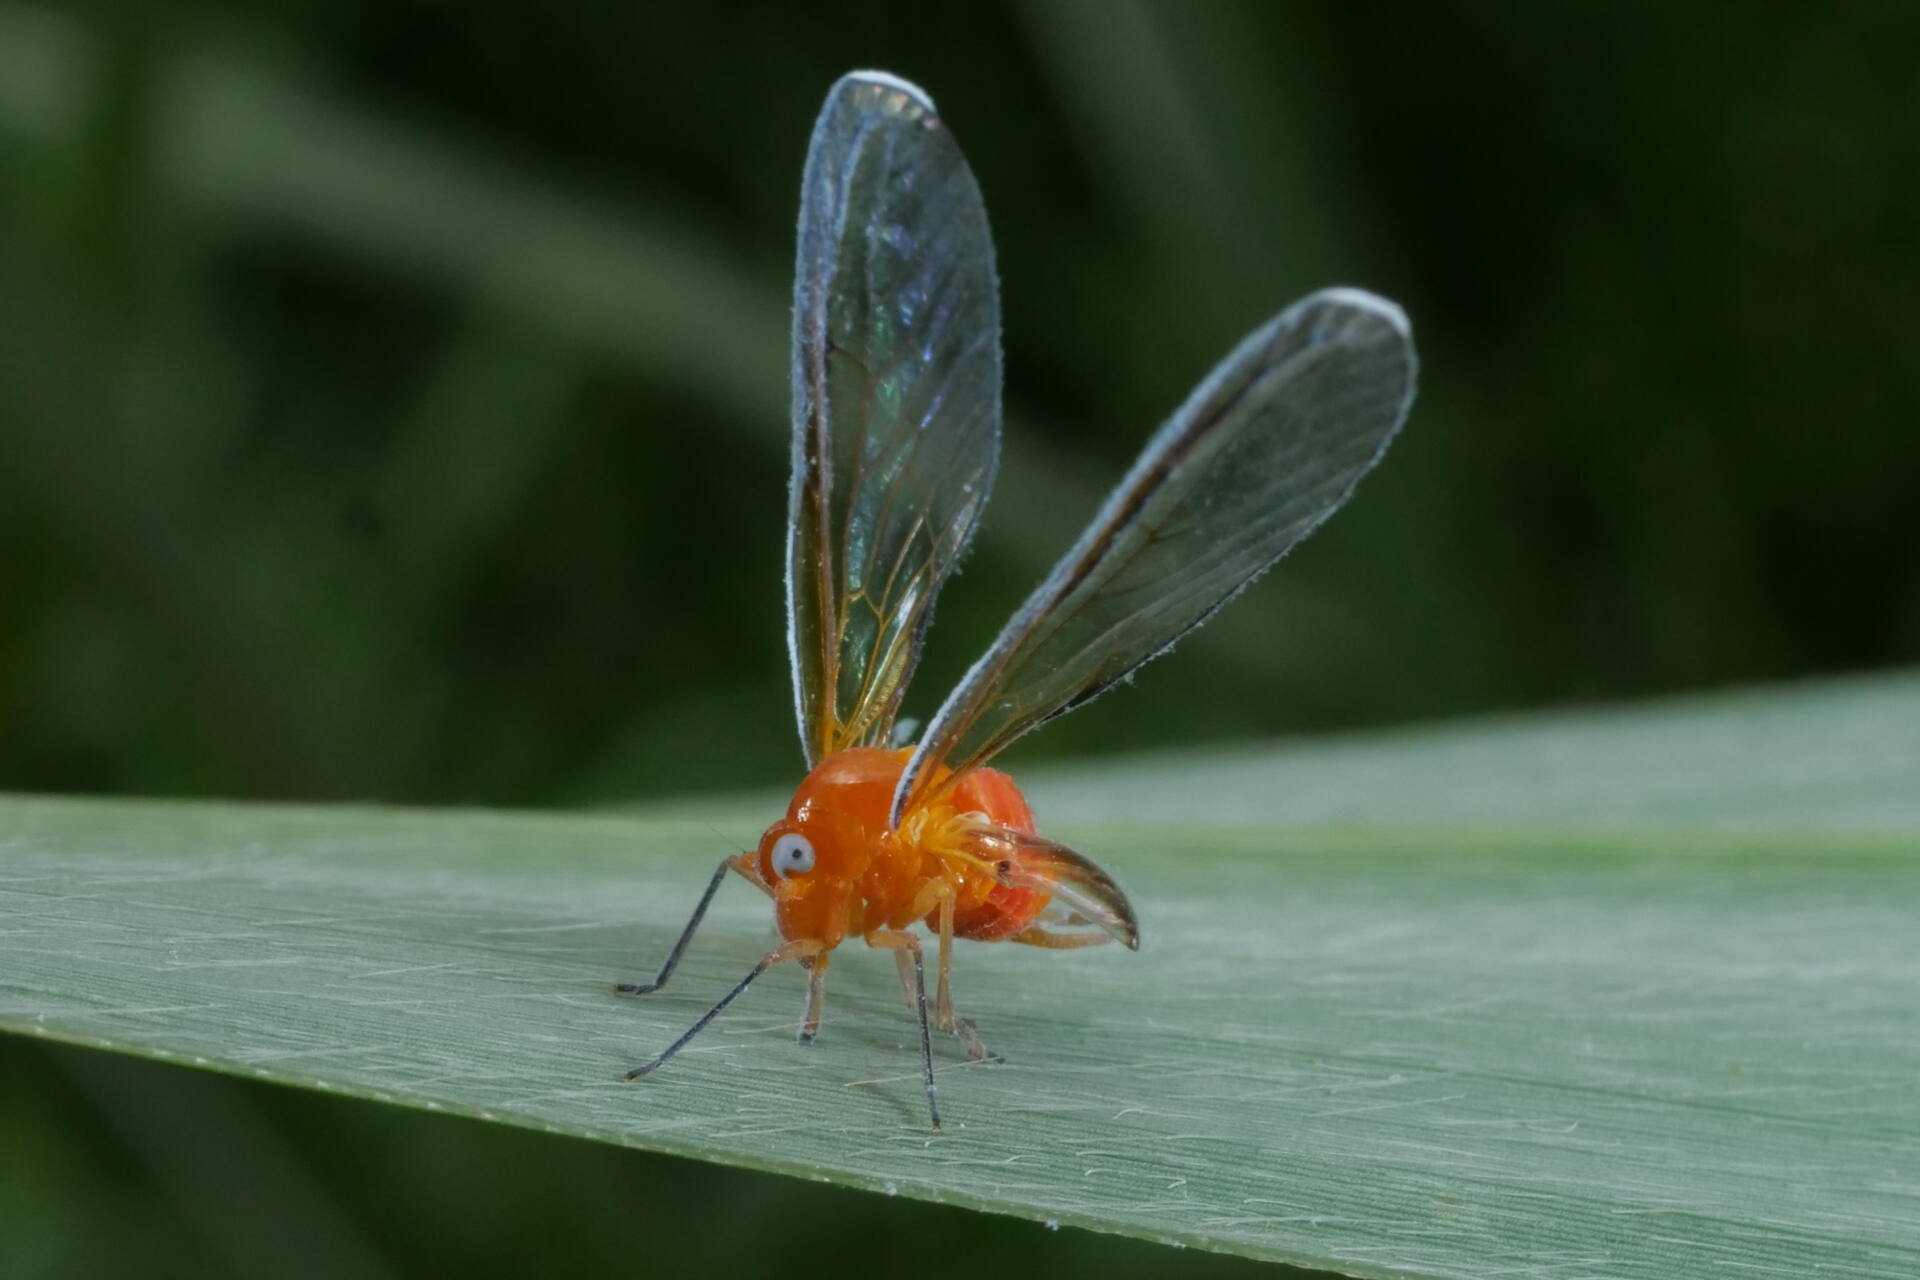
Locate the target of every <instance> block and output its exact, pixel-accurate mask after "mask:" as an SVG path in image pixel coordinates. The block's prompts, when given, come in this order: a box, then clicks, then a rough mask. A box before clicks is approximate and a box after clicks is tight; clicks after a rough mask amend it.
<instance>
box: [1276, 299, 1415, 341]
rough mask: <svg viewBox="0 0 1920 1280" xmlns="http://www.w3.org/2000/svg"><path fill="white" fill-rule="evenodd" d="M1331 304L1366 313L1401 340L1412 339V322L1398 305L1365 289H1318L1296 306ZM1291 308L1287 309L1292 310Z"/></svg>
mask: <svg viewBox="0 0 1920 1280" xmlns="http://www.w3.org/2000/svg"><path fill="white" fill-rule="evenodd" d="M1321 302H1324V303H1333V304H1335V305H1338V306H1342V307H1351V308H1353V309H1354V310H1355V311H1367V312H1371V313H1372V314H1374V315H1376V316H1379V317H1380V318H1381V319H1382V320H1385V321H1386V322H1387V323H1388V324H1390V325H1392V326H1393V327H1394V330H1395V331H1396V332H1397V333H1399V335H1400V336H1401V337H1403V338H1406V339H1408V340H1409V341H1411V340H1412V338H1413V322H1412V321H1410V320H1408V319H1407V313H1406V312H1405V311H1402V310H1401V309H1400V304H1399V303H1397V302H1395V301H1394V300H1393V299H1391V298H1383V297H1381V296H1380V295H1379V294H1377V293H1373V292H1371V291H1370V290H1367V289H1356V288H1353V287H1351V286H1349V285H1335V286H1334V287H1333V288H1330V289H1320V290H1316V291H1315V292H1313V293H1310V294H1308V295H1307V296H1306V297H1304V298H1302V299H1301V300H1300V301H1299V302H1298V303H1296V304H1295V305H1296V306H1300V307H1306V306H1311V305H1313V304H1314V303H1321ZM1292 309H1293V308H1291V307H1290V308H1288V310H1292Z"/></svg>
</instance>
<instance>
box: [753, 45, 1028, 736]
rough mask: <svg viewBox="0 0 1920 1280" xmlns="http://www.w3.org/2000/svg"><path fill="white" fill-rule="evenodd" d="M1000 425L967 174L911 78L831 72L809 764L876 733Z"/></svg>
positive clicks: (799, 674)
mask: <svg viewBox="0 0 1920 1280" xmlns="http://www.w3.org/2000/svg"><path fill="white" fill-rule="evenodd" d="M999 437H1000V301H999V288H998V284H997V282H996V281H995V278H994V268H993V243H992V240H991V239H990V237H989V235H988V232H987V214H986V209H985V207H984V206H983V205H982V204H981V201H980V190H979V188H978V187H977V186H976V185H975V183H974V180H973V174H972V172H971V171H970V170H969V169H968V168H967V163H966V160H965V159H964V158H962V156H961V154H960V148H959V147H958V146H957V145H956V144H955V143H954V140H953V136H952V135H951V134H950V133H948V132H947V129H946V126H945V125H944V124H943V123H942V122H941V120H940V118H939V116H937V115H936V114H935V113H934V108H933V103H932V101H931V100H930V99H928V97H927V96H926V95H925V94H924V93H922V92H921V91H920V90H919V89H917V88H915V87H914V86H913V85H911V84H908V83H907V82H906V81H904V80H898V79H895V78H894V77H892V76H888V75H884V74H881V73H879V72H871V71H865V72H855V73H853V74H851V75H848V76H845V77H843V78H842V79H841V80H840V81H839V82H838V83H837V84H835V85H834V87H833V89H832V90H831V91H830V92H829V93H828V95H827V101H826V105H825V106H824V107H823V108H822V109H821V112H820V118H819V121H818V122H817V123H816V124H815V125H814V129H813V141H812V143H811V145H810V146H809V148H808V151H807V167H806V176H805V178H804V180H803V184H802V188H801V195H800V246H799V253H798V258H797V261H796V264H795V269H794V306H793V487H792V492H791V497H790V504H791V505H790V510H789V528H788V539H787V608H788V614H789V621H788V631H787V639H788V649H789V651H790V653H791V655H792V659H793V689H794V706H795V712H796V714H797V716H798V718H799V722H800V738H801V742H802V744H803V746H804V748H805V750H806V754H807V763H808V765H809V766H812V765H814V764H816V763H818V762H819V760H820V759H821V758H822V757H823V756H826V755H828V754H831V753H832V752H834V751H838V750H840V749H842V748H845V747H851V746H868V745H879V746H884V745H886V744H887V741H888V737H889V734H890V732H891V729H892V725H893V719H894V716H895V715H896V713H897V712H898V710H899V706H900V699H901V697H902V695H903V694H904V693H905V692H906V684H907V679H908V677H909V676H910V675H911V674H912V672H913V667H914V663H915V661H916V660H917V659H918V657H919V651H920V645H921V641H922V639H923V638H924V636H925V634H926V629H927V624H928V622H929V621H930V620H931V618H932V612H933V600H934V596H935V594H936V593H937V592H938V591H939V589H940V584H941V583H942V582H943V581H945V579H946V577H947V575H948V574H949V573H950V572H952V570H953V567H954V564H955V563H956V562H957V561H958V560H959V558H960V555H961V553H962V552H963V551H965V549H966V546H967V543H968V541H969V540H970V539H971V538H972V536H973V530H974V526H975V524H977V523H978V521H979V518H980V511H981V508H982V507H983V506H984V505H985V503H986V500H987V493H988V491H989V489H991V487H992V485H993V472H994V465H995V462H996V460H997V458H998V454H999Z"/></svg>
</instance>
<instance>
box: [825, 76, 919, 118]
mask: <svg viewBox="0 0 1920 1280" xmlns="http://www.w3.org/2000/svg"><path fill="white" fill-rule="evenodd" d="M840 83H841V84H843V85H851V84H873V85H879V86H881V87H882V88H886V89H895V90H898V91H899V92H901V93H904V94H906V95H907V96H908V97H910V98H912V99H913V100H914V101H915V102H918V103H919V104H920V105H921V106H923V107H925V108H926V109H927V110H928V111H930V112H932V111H934V105H933V99H932V98H931V97H929V96H928V94H927V91H926V90H925V89H922V88H921V87H920V86H919V85H917V84H915V83H914V82H913V81H911V80H902V79H901V78H900V77H899V76H896V75H894V74H893V73H892V72H889V71H849V72H847V74H845V75H844V76H841V77H840ZM936 114H937V113H936Z"/></svg>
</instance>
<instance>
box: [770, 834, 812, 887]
mask: <svg viewBox="0 0 1920 1280" xmlns="http://www.w3.org/2000/svg"><path fill="white" fill-rule="evenodd" d="M771 861H772V863H773V874H775V875H777V876H779V877H780V878H781V879H782V880H785V879H786V878H787V877H788V876H803V875H805V874H807V872H809V871H811V870H813V841H811V840H809V839H807V838H806V837H805V836H803V835H801V834H800V833H799V832H798V831H789V832H787V834H785V835H783V836H781V837H780V838H779V839H778V840H775V841H774V842H773V857H772V859H771Z"/></svg>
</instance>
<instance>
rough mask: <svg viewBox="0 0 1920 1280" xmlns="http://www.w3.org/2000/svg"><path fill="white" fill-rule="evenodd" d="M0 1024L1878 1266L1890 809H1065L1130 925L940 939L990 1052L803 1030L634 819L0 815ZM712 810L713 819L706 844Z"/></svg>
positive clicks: (1900, 1220) (1305, 1198)
mask: <svg viewBox="0 0 1920 1280" xmlns="http://www.w3.org/2000/svg"><path fill="white" fill-rule="evenodd" d="M0 831H4V832H5V833H6V835H5V837H4V839H5V844H4V850H5V852H4V854H0V972H4V974H5V977H4V979H3V980H0V1025H4V1026H6V1027H8V1028H11V1029H14V1030H18V1031H22V1032H25V1033H28V1034H37V1035H42V1036H47V1037H51V1038H56V1039H61V1040H69V1041H74V1042H78V1043H91V1044H99V1045H103V1046H107V1047H114V1048H121V1049H127V1050H130V1051H134V1052H140V1053H145V1054H149V1055H151V1056H156V1057H164V1058H167V1059H169V1060H172V1061H178V1062H183V1063H189V1064H194V1065H200V1066H208V1067H213V1068H216V1069H220V1070H225V1071H232V1072H235V1073H237V1074H242V1075H251V1076H255V1077H259V1078H265V1079H270V1080H280V1081H285V1082H288V1083H295V1084H301V1085H307V1086H310V1087H316V1088H323V1089H327V1090H330V1091H334V1092H341V1093H348V1094H353V1095H358V1096H365V1097H371V1098H378V1099H381V1100H384V1101H392V1102H398V1103H402V1104H405V1105H410V1106H418V1107H425V1108H427V1109H431V1110H443V1111H449V1112H457V1113H463V1114H470V1115H476V1116H481V1117H485V1118H489V1119H495V1120H501V1121H506V1122H509V1123H514V1124H520V1125H526V1126H530V1127H534V1128H540V1129H546V1130H550V1131H553V1132H558V1133H568V1134H575V1135H580V1136H585V1137H591V1138H597V1139H602V1140H606V1141H612V1142H619V1143H624V1144H627V1145H632V1146H637V1147H644V1148H648V1149H652V1150H660V1151H667V1152H674V1153H679V1154H685V1155H690V1156H695V1157H698V1158H702V1159H710V1160H718V1161H722V1162H725V1163H732V1164H738V1165H743V1166H748V1167H753V1168H760V1169H767V1170H771V1171H776V1172H782V1173H788V1174H795V1175H799V1176H804V1177H811V1178H819V1179H826V1180H830V1181H834V1182H840V1183H845V1184H850V1185H855V1186H863V1187H867V1188H870V1189H874V1190H879V1191H886V1190H889V1189H891V1190H894V1191H897V1192H899V1193H901V1194H906V1195H915V1196H920V1197H923V1198H926V1199H931V1200H936V1201H942V1202H946V1203H955V1204H961V1205H970V1206H975V1207H979V1208H983V1209H991V1210H996V1211H1000V1212H1009V1213H1015V1214H1020V1215H1022V1216H1027V1217H1031V1218H1036V1219H1050V1220H1055V1221H1060V1222H1065V1223H1070V1224H1077V1225H1082V1226H1088V1227H1093V1228H1095V1229H1100V1230H1108V1231H1120V1232H1125V1233H1128V1234H1132V1235H1136V1236H1140V1237H1144V1238H1149V1239H1156V1240H1165V1241H1172V1242H1178V1243H1183V1244H1191V1245H1195V1246H1199V1247H1204V1248H1210V1249H1216V1250H1224V1251H1229V1252H1235V1253H1243V1254H1248V1255H1251V1256H1255V1257H1262V1258H1269V1259H1274V1260H1282V1261H1289V1262H1294V1263H1297V1264H1302V1265H1308V1266H1315V1267H1322V1268H1329V1269H1333V1270H1338V1271H1341V1272H1344V1273H1347V1274H1352V1275H1360V1276H1388V1275H1421V1276H1468V1275H1473V1276H1480V1275H1486V1274H1491V1273H1496V1272H1501V1273H1511V1274H1522V1275H1542V1276H1548V1275H1565V1274H1605V1275H1623V1276H1664V1275H1690V1274H1699V1273H1700V1272H1701V1270H1702V1269H1703V1268H1704V1267H1706V1266H1709V1265H1713V1266H1730V1267H1741V1268H1746V1269H1753V1270H1758V1271H1759V1272H1760V1273H1762V1274H1765V1273H1766V1272H1767V1271H1768V1270H1772V1271H1774V1272H1776V1273H1779V1274H1804V1273H1807V1272H1810V1271H1812V1270H1813V1269H1815V1268H1816V1267H1826V1268H1830V1269H1836V1270H1839V1271H1842V1272H1844V1273H1847V1274H1859V1275H1877V1274H1884V1275H1903V1274H1912V1273H1913V1272H1914V1271H1915V1270H1916V1269H1920V1229H1916V1227H1915V1225H1914V1224H1915V1223H1917V1222H1920V1213H1915V1212H1914V1210H1915V1208H1916V1201H1915V1188H1916V1187H1920V1160H1917V1159H1916V1156H1915V1154H1914V1153H1915V1152H1916V1151H1920V1120H1917V1119H1916V1117H1920V1105H1916V1104H1920V1083H1916V1082H1920V1045H1917V1044H1916V1043H1915V1038H1914V1037H1913V1036H1912V1035H1911V1028H1912V1026H1913V1018H1912V994H1911V993H1912V992H1913V991H1914V990H1916V989H1920V941H1916V940H1915V938H1914V937H1913V934H1914V932H1915V931H1914V930H1912V929H1911V928H1910V927H1907V925H1908V924H1909V923H1910V921H1911V920H1912V918H1913V914H1914V907H1915V906H1916V905H1920V859H1916V858H1915V857H1914V855H1913V849H1912V842H1911V841H1909V840H1907V839H1906V838H1905V837H1901V836H1886V835H1872V834H1842V833H1825V834H1820V835H1814V836H1806V835H1802V836H1794V837H1790V838H1789V837H1783V836H1764V835H1760V836H1746V835H1719V834H1711V833H1664V834H1663V833H1645V834H1640V835H1635V836H1631V837H1622V836H1619V835H1580V834H1564V833H1562V834H1555V833H1551V832H1540V833H1514V832H1509V833H1451V834H1449V833H1446V832H1442V831H1411V832H1410V831H1384V830H1375V831H1356V830H1331V829H1322V830H1294V831H1286V830H1281V829H1251V828H1250V829H1231V828H1223V829H1209V830H1193V829H1183V828H1175V827H1158V828H1138V827H1137V828H1124V829H1123V828H1118V827H1110V828H1104V827H1093V826H1086V827H1081V828H1075V829H1069V830H1065V831H1062V832H1061V834H1062V835H1063V836H1064V837H1065V838H1067V839H1070V840H1072V841H1074V842H1075V843H1076V844H1077V845H1079V846H1080V847H1083V848H1086V849H1088V850H1091V851H1095V852H1097V853H1098V854H1099V855H1100V856H1101V857H1102V858H1103V859H1104V860H1106V861H1108V862H1109V863H1110V864H1111V865H1113V866H1114V867H1115V868H1116V869H1117V871H1118V872H1119V874H1121V875H1122V876H1123V877H1124V878H1125V879H1126V881H1127V883H1128V886H1129V889H1130V890H1131V892H1132V893H1133V896H1134V898H1135V900H1136V902H1138V903H1140V904H1142V907H1143V918H1144V924H1145V928H1146V943H1145V948H1144V950H1143V952H1142V953H1141V954H1139V955H1129V954H1127V953H1124V952H1122V951H1119V950H1118V949H1112V948H1105V949H1096V950H1092V951H1087V952H1080V953H1066V954H1054V953H1045V952H1036V951H1031V950H1027V949H1024V948H1011V947H989V946H969V947H963V948H962V950H961V952H960V955H959V956H958V958H957V963H956V996H957V998H958V1000H959V1001H960V1003H961V1006H962V1011H963V1012H965V1013H968V1014H970V1015H971V1016H974V1017H976V1018H977V1019H978V1020H979V1022H980V1027H981V1032H982V1034H983V1035H984V1036H985V1037H986V1038H987V1039H988V1042H989V1043H990V1044H991V1045H992V1046H993V1047H994V1048H996V1049H997V1050H999V1051H1001V1052H1004V1053H1005V1054H1007V1056H1008V1058H1009V1060H1010V1061H1009V1063H1008V1065H1006V1066H1004V1067H982V1066H973V1065H968V1064H964V1063H963V1061H962V1060H961V1058H960V1056H959V1054H958V1053H957V1051H956V1049H955V1048H954V1046H952V1045H951V1043H949V1044H947V1045H943V1046H942V1057H941V1062H940V1083H941V1088H942V1100H943V1109H944V1110H945V1111H946V1113H947V1116H948V1121H949V1126H950V1127H949V1130H948V1131H947V1132H945V1133H942V1134H939V1135H935V1134H932V1133H930V1132H928V1131H927V1130H926V1128H925V1120H924V1113H923V1112H922V1110H921V1099H920V1097H919V1093H918V1089H917V1064H916V1062H915V1055H914V1053H913V1051H912V1042H913V1037H914V1033H913V1030H912V1024H911V1022H910V1020H909V1018H908V1015H907V1014H906V1013H905V1012H904V1011H903V1010H902V1009H901V1008H900V1006H899V998H898V993H897V988H896V987H895V985H894V979H893V975H892V966H891V964H890V963H889V962H888V961H887V960H886V958H884V957H871V956H867V955H864V954H858V953H857V951H858V949H857V948H856V949H850V951H849V954H846V955H844V956H843V957H842V958H841V959H840V962H839V963H838V964H836V965H835V968H834V971H833V982H832V984H831V986H830V989H829V1007H828V1022H827V1025H826V1028H825V1031H824V1033H823V1035H822V1037H821V1040H820V1042H819V1043H818V1044H816V1045H814V1046H812V1047H810V1048H803V1047H800V1046H798V1045H796V1044H794V1043H793V1040H792V1031H793V1028H794V1025H795V1024H796V1023H797V1021H798V1017H799V1012H800V998H801V997H800V986H801V984H800V981H799V977H798V975H797V974H786V975H783V974H775V975H770V976H769V978H768V979H767V980H765V982H764V983H763V984H762V986H761V987H757V988H756V989H755V990H754V991H753V992H752V993H750V995H749V997H748V998H746V999H745V1000H743V1001H742V1002H741V1003H740V1004H739V1005H737V1006H736V1007H735V1009H734V1010H732V1011H729V1013H728V1014H727V1015H726V1016H725V1017H724V1018H723V1019H722V1020H721V1021H720V1022H719V1023H717V1024H716V1025H715V1026H714V1027H713V1028H712V1029H711V1031H710V1032H709V1034H708V1036H707V1037H706V1038H705V1039H703V1040H702V1041H699V1042H696V1044H695V1045H694V1046H693V1047H692V1048H691V1049H690V1050H689V1051H688V1052H687V1054H686V1055H684V1056H683V1058H682V1059H680V1060H677V1061H676V1062H675V1063H673V1064H671V1065H670V1066H669V1068H667V1069H666V1070H664V1071H662V1072H661V1073H660V1074H659V1075H658V1076H655V1077H652V1078H650V1079H648V1080H645V1081H641V1082H639V1083H636V1084H633V1085H622V1084H619V1083H617V1082H616V1079H615V1077H616V1076H617V1075H618V1073H619V1072H620V1071H621V1070H623V1069H624V1068H626V1067H628V1066H631V1065H634V1064H635V1063H637V1062H639V1061H643V1060H644V1059H645V1058H646V1057H647V1056H650V1055H651V1053H652V1052H654V1051H655V1050H657V1049H658V1047H660V1046H661V1045H662V1044H664V1043H665V1042H666V1041H667V1040H668V1039H669V1038H670V1037H671V1036H672V1035H674V1034H676V1033H677V1032H678V1031H679V1030H680V1029H682V1028H683V1027H684V1026H685V1025H687V1023H688V1022H690V1021H691V1020H692V1018H694V1017H695V1016H697V1015H698V1013H699V1012H700V1011H701V1010H703V1009H704V1008H705V1007H706V1005H707V1004H708V1003H709V1002H711V1000H712V999H713V998H715V997H716V996H717V995H718V994H719V993H720V992H721V991H722V990H724V988H725V986H726V985H727V984H728V983H730V982H731V981H732V980H733V979H735V978H737V977H738V976H739V974H740V973H742V972H744V971H745V969H746V967H747V966H748V965H749V964H750V963H751V962H752V959H753V958H754V957H756V956H757V955H758V954H759V953H760V951H761V949H762V948H763V947H764V945H765V944H766V941H767V936H768V935H767V923H766V916H765V905H764V903H763V902H762V901H760V900H759V899H758V898H757V896H755V895H752V894H751V893H748V892H746V891H745V890H739V891H737V892H735V893H732V894H729V895H726V896H723V898H722V899H721V901H720V902H719V904H718V905H717V906H716V908H715V912H714V916H713V918H712V920H711V922H710V924H709V927H708V931H707V932H706V933H705V934H703V935H702V938H701V940H700V941H699V942H697V943H696V945H695V947H694V948H693V950H692V952H691V953H690V955H689V957H688V960H687V962H686V964H685V965H684V966H683V968H682V971H681V973H680V974H678V975H677V976H676V978H675V980H674V982H673V984H672V986H671V987H669V988H668V989H667V990H666V991H664V992H662V993H659V994H657V995H655V996H652V997H648V998H646V999H642V1000H627V999H620V998H616V997H615V996H613V995H612V994H611V992H610V990H609V988H610V985H611V983H613V982H614V981H617V980H621V979H631V978H634V977H644V976H648V975H649V974H650V972H651V970H652V968H653V966H654V965H655V964H656V963H657V960H658V958H659V957H660V955H662V954H663V952H664V949H665V947H666V946H667V944H668V943H669V942H670V940H671V938H672V936H673V933H674V931H675V929H676V928H677V926H678V925H679V924H680V922H681V920H682V919H683V918H684V913H685V912H686V911H687V910H688V909H689V908H690V906H691V904H692V901H693V899H694V897H695V896H696V894H697V892H698V890H699V888H700V881H701V879H702V872H703V869H704V868H705V867H707V866H709V865H711V859H712V858H713V856H715V855H716V854H717V852H718V851H719V849H720V847H721V845H722V840H721V839H720V838H718V837H716V835H715V834H714V832H713V830H712V829H711V828H709V827H707V826H705V825H704V824H699V823H686V822H675V821H667V820H620V819H603V818H546V817H504V816H498V815H490V814H483V813H412V812H399V811H395V812H383V811H373V810H298V809H282V808H273V807H252V806H243V807H231V806H201V805H143V804H137V803H131V802H93V801H54V800H8V801H4V802H0ZM730 834H731V833H730Z"/></svg>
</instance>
